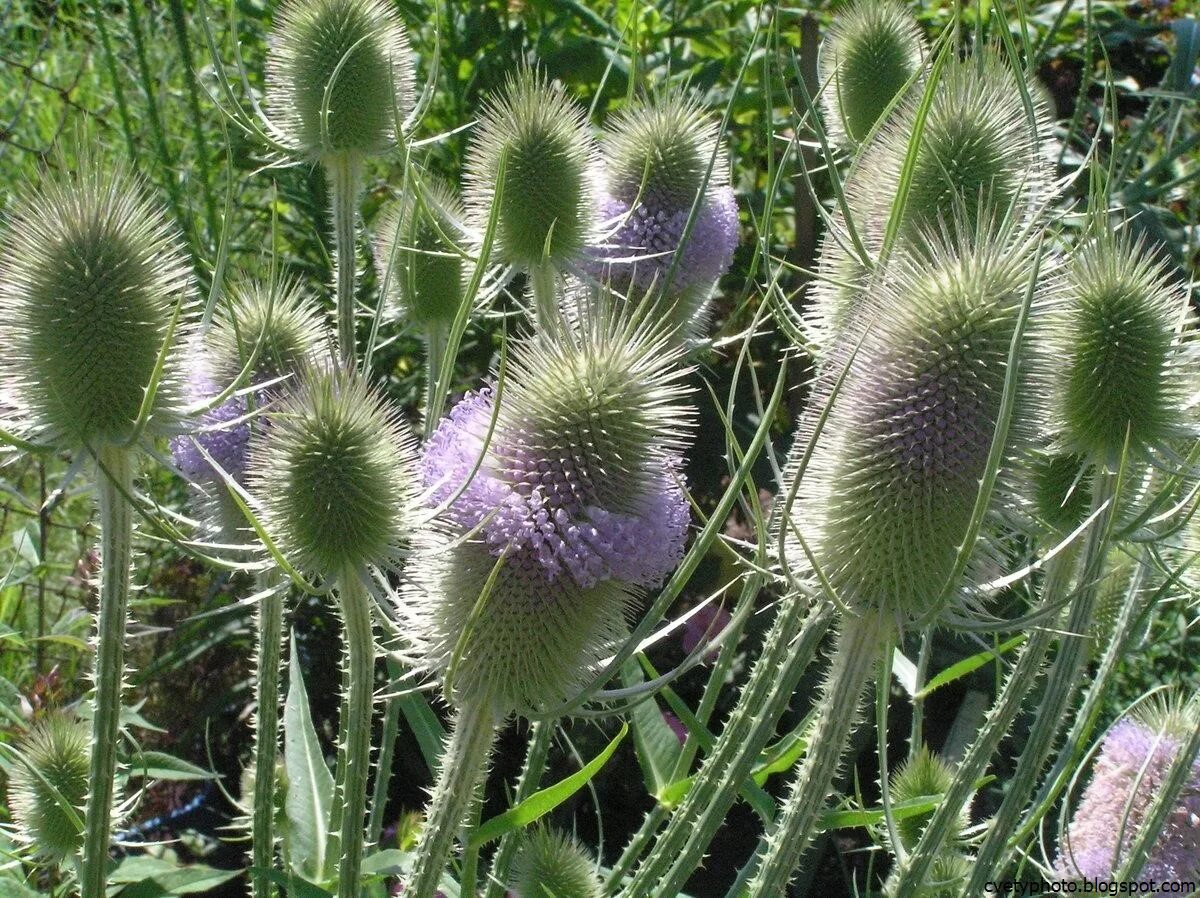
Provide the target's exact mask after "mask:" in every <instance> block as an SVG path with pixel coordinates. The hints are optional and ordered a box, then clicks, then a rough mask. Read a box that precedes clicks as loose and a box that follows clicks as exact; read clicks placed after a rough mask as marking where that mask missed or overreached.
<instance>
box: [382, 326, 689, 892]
mask: <svg viewBox="0 0 1200 898" xmlns="http://www.w3.org/2000/svg"><path fill="white" fill-rule="evenodd" d="M677 360H678V352H677V351H672V350H671V349H670V348H669V347H668V345H667V343H666V342H665V339H664V338H663V337H661V336H656V335H654V334H653V333H650V332H648V331H647V330H646V328H645V327H644V326H641V327H639V326H636V325H634V324H633V323H631V322H629V321H628V319H624V318H622V317H618V316H603V315H596V316H585V317H584V318H582V319H580V321H579V322H578V325H577V327H576V328H574V329H570V330H566V329H561V328H560V329H556V330H553V331H546V330H542V331H538V332H536V333H535V334H534V335H531V336H528V337H526V338H524V339H523V340H521V341H520V343H519V345H518V347H517V348H516V349H515V350H514V352H513V359H512V362H511V363H510V365H509V366H508V369H507V370H506V373H505V376H503V377H500V376H499V375H497V380H496V381H495V384H494V385H493V386H492V387H490V388H486V389H484V390H482V391H480V392H476V393H473V394H469V395H468V396H467V397H465V398H464V399H463V400H462V401H461V402H459V403H458V404H457V405H456V406H455V407H454V408H453V409H452V410H451V412H450V414H449V416H448V417H447V418H446V420H444V421H443V422H442V424H441V425H440V426H439V427H438V429H437V430H436V431H435V432H434V434H433V436H432V437H431V438H430V439H429V440H428V441H427V443H426V445H425V447H424V452H423V459H422V476H423V479H424V482H425V485H426V489H427V491H428V494H429V496H430V502H431V503H432V504H434V506H435V507H436V508H437V509H439V510H440V511H441V512H442V519H443V522H444V526H443V527H442V528H441V529H440V530H438V531H431V532H430V533H429V535H428V541H427V542H426V543H425V544H424V545H421V546H419V547H418V549H417V551H416V552H415V553H414V556H413V564H412V565H411V566H410V577H411V579H412V581H413V583H412V589H411V591H409V592H407V593H402V594H401V596H400V603H401V604H400V607H399V613H400V615H401V621H402V626H403V630H404V631H405V632H406V633H407V634H410V638H411V640H412V643H413V647H412V650H411V654H412V659H411V661H412V663H413V664H414V665H415V666H417V667H418V669H421V670H424V671H426V672H427V673H428V674H429V675H430V676H433V677H437V678H438V679H440V680H441V682H442V692H443V695H444V696H445V698H446V700H447V701H448V702H449V703H450V704H451V705H452V706H453V707H454V709H455V718H454V729H453V732H452V734H451V735H450V737H449V741H448V742H447V745H446V748H445V750H444V753H443V756H442V761H441V769H440V771H439V774H438V778H437V782H436V785H435V786H434V789H433V793H432V798H431V800H430V804H429V810H428V813H427V815H426V822H425V827H424V829H423V830H422V833H421V837H420V841H419V843H418V846H417V850H416V860H415V862H414V869H413V875H412V878H411V880H410V881H409V882H408V884H407V885H406V888H407V889H409V890H411V891H412V893H413V894H414V895H416V896H422V898H430V896H431V895H432V894H433V892H434V890H435V888H436V887H437V884H438V882H439V881H440V878H441V876H442V873H443V869H444V867H445V864H446V860H447V857H448V855H449V854H450V851H451V848H452V843H453V840H454V837H455V835H456V834H457V832H458V830H459V828H460V827H461V826H462V824H463V821H464V819H465V817H466V812H467V807H468V804H469V803H470V801H471V800H472V796H473V795H474V793H475V790H476V788H477V786H478V785H479V783H480V781H481V779H482V777H483V774H484V771H485V769H486V765H487V759H488V756H489V754H490V751H491V746H492V742H493V740H494V737H495V736H494V734H495V730H496V728H497V726H498V725H499V724H500V723H502V722H503V721H504V720H505V719H506V718H508V717H510V716H511V715H514V714H517V715H522V716H528V717H531V718H535V719H537V718H546V717H551V718H552V717H553V716H554V714H555V713H556V712H557V709H559V708H560V707H561V706H564V705H565V704H567V703H569V702H570V701H571V700H572V699H573V698H575V696H576V695H577V694H578V693H580V692H581V691H582V690H584V688H585V687H586V686H588V685H589V681H590V680H591V679H592V677H593V676H594V675H595V674H596V672H597V671H598V670H599V669H600V668H601V667H602V666H603V665H604V662H605V659H606V658H607V657H608V656H610V655H612V654H614V653H615V652H616V651H617V649H618V648H619V646H620V645H621V644H622V643H623V641H624V640H626V638H627V637H628V630H627V620H628V618H629V616H630V614H631V612H632V609H633V607H634V605H635V603H636V601H637V599H638V597H639V595H640V591H641V590H642V589H643V588H645V587H648V586H652V585H655V584H657V583H659V582H661V580H662V579H663V578H664V577H665V576H666V575H667V574H669V573H670V572H671V571H672V570H673V569H674V568H675V566H676V565H677V564H678V563H679V561H680V559H681V558H682V557H683V554H684V553H683V549H684V542H685V539H686V537H687V532H688V524H689V520H690V512H689V506H688V502H687V498H686V496H685V493H684V490H683V481H682V477H683V475H682V462H681V453H682V451H683V449H684V447H685V445H686V439H687V434H688V430H689V422H690V413H689V411H688V410H687V408H686V406H685V405H684V398H685V395H686V391H685V389H684V387H683V386H682V385H681V384H680V383H679V380H680V377H681V376H682V371H681V369H679V368H678V367H677V366H676V364H675V363H676V362H677ZM549 722H550V721H549V720H541V722H540V723H539V725H540V726H546V725H547V724H548V723H549ZM497 875H498V876H500V877H501V878H502V879H503V875H504V872H503V871H497ZM462 888H463V890H464V891H473V889H474V885H473V884H472V883H470V882H466V883H464V884H463V885H462Z"/></svg>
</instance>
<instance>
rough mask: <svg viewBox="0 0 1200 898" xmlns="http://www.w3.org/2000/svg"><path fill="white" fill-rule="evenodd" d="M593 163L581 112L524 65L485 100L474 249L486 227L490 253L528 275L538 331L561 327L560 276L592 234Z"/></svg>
mask: <svg viewBox="0 0 1200 898" xmlns="http://www.w3.org/2000/svg"><path fill="white" fill-rule="evenodd" d="M596 165H597V155H596V143H595V140H594V138H593V137H592V134H591V130H590V128H589V126H588V123H587V120H586V117H585V115H584V111H583V110H582V109H581V108H580V107H579V106H577V105H576V104H575V103H574V102H573V101H572V100H571V99H570V98H569V97H568V96H567V94H566V92H565V91H564V90H563V88H562V87H561V86H560V85H558V84H557V83H555V82H552V81H550V80H549V79H548V78H547V76H546V75H545V74H543V73H542V72H540V71H539V70H536V69H533V68H530V67H524V68H521V69H520V70H519V71H518V72H517V73H516V74H515V75H513V76H511V77H510V78H509V79H508V80H507V81H506V83H505V85H504V88H503V89H502V90H501V91H500V92H499V94H497V95H494V96H492V97H491V98H489V100H488V101H487V103H486V105H485V107H484V109H483V113H482V115H481V116H480V120H479V123H478V124H477V125H476V126H475V130H474V133H473V134H472V137H471V143H470V146H469V147H468V151H467V157H466V167H465V170H464V200H465V203H466V209H467V224H468V227H469V228H470V230H471V232H472V233H473V235H474V237H475V240H476V242H477V243H482V242H483V241H484V240H485V239H486V234H487V233H488V230H489V222H491V221H493V220H494V225H492V226H491V230H492V231H493V234H494V238H493V239H494V245H493V247H492V255H494V257H495V258H496V260H497V261H498V262H500V263H501V264H504V265H507V266H510V267H512V268H515V269H518V270H521V271H523V272H525V274H526V275H527V276H528V279H529V285H530V292H531V294H532V298H533V318H534V320H535V321H536V322H537V324H538V326H539V327H542V328H546V329H551V330H554V329H558V328H559V327H561V315H560V313H559V309H558V301H559V295H560V291H561V289H562V283H561V281H562V276H563V275H564V274H566V273H568V272H570V271H571V270H573V269H574V268H576V267H578V266H579V264H580V262H581V258H582V254H583V251H584V248H585V247H586V246H587V244H588V242H589V238H590V237H591V235H592V232H593V231H594V230H595V218H596V213H595V201H596V197H595V194H596V187H595V181H596V178H597V172H596Z"/></svg>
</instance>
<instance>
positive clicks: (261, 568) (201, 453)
mask: <svg viewBox="0 0 1200 898" xmlns="http://www.w3.org/2000/svg"><path fill="white" fill-rule="evenodd" d="M272 280H273V279H272ZM272 280H268V281H261V280H250V279H247V280H244V281H242V282H240V283H238V284H235V285H234V286H233V287H232V288H230V289H229V290H227V291H226V295H225V303H224V305H223V308H222V309H221V312H220V313H219V314H218V316H217V317H216V320H215V321H214V323H213V325H212V327H211V328H210V329H209V330H208V331H207V332H205V333H204V334H203V335H202V336H200V337H198V338H197V340H196V343H195V345H194V346H193V347H192V352H191V356H190V361H191V364H190V370H189V372H188V378H189V383H188V387H189V390H190V392H191V393H192V394H193V396H194V397H195V398H196V399H198V400H203V399H206V398H208V397H209V396H211V395H213V394H214V393H216V392H218V385H219V384H222V383H225V384H236V383H240V382H242V381H247V380H248V381H249V384H248V387H247V388H246V389H245V390H243V391H239V392H238V393H235V394H234V395H233V396H231V397H230V398H229V399H227V400H226V401H225V402H224V403H223V404H221V405H219V406H217V407H216V408H214V409H212V410H211V411H209V412H207V413H206V414H205V415H203V416H202V417H201V419H200V422H199V423H200V424H201V428H200V429H198V430H197V431H196V432H193V433H191V434H186V435H180V436H177V437H174V438H173V439H172V440H171V451H172V456H173V459H174V461H175V464H176V466H177V467H178V468H179V470H180V472H181V473H182V474H183V475H184V476H185V478H186V479H187V480H188V482H189V483H190V484H191V486H192V488H193V492H194V494H195V496H196V505H197V506H198V511H199V517H200V526H201V528H202V530H203V531H204V532H206V533H208V534H211V535H212V537H213V538H214V539H215V540H217V541H218V544H219V546H218V547H219V550H220V551H222V552H225V553H227V554H230V555H232V556H234V557H238V558H250V559H253V558H254V557H255V556H260V557H259V558H258V564H257V570H256V573H255V593H254V595H253V596H252V597H251V599H252V601H253V602H254V607H255V638H256V649H255V671H256V675H255V681H254V682H255V694H254V707H255V712H254V727H255V743H254V761H253V763H254V767H253V771H254V777H253V782H254V791H253V801H252V803H251V804H249V805H248V807H249V809H250V810H249V813H250V834H251V853H252V869H253V870H254V871H256V872H255V873H253V874H252V876H251V880H252V882H251V884H252V889H253V893H254V895H255V896H258V898H262V896H268V895H271V894H273V886H272V884H271V880H270V870H271V869H272V867H273V865H274V861H275V844H276V838H275V831H274V816H275V804H276V799H275V793H276V768H277V760H278V742H279V705H280V687H279V672H280V670H281V668H282V654H283V652H282V647H283V624H284V602H285V598H286V593H287V589H288V587H289V586H290V583H291V581H290V580H289V579H288V578H287V577H285V576H283V575H282V572H281V571H280V569H279V566H278V565H277V564H276V563H275V562H274V560H273V559H271V558H269V557H267V558H265V559H263V558H261V555H262V554H263V553H262V552H261V549H260V548H259V547H258V546H257V544H256V543H253V542H251V538H252V537H253V532H252V531H251V529H250V527H249V525H248V524H247V521H246V518H245V516H244V514H243V512H242V506H241V504H239V499H238V497H237V495H236V493H235V492H234V487H232V486H227V484H226V481H227V480H232V481H233V483H235V484H236V485H237V487H241V488H244V487H245V485H246V479H247V473H248V469H249V461H250V458H249V456H250V444H251V438H252V434H253V433H254V432H255V431H262V430H263V429H264V428H266V427H269V426H270V416H271V409H272V407H273V406H274V405H276V404H278V403H280V402H282V401H283V400H284V399H286V397H287V396H288V395H289V394H291V393H292V392H294V391H295V389H296V388H297V386H298V383H299V376H300V374H301V373H303V372H305V371H308V370H310V369H313V368H319V367H321V366H326V367H327V366H328V365H329V364H330V362H331V361H332V359H331V358H330V356H331V352H330V350H331V349H332V342H331V341H330V339H329V335H328V334H327V332H326V328H325V326H324V323H323V321H322V319H321V316H320V313H319V310H318V308H317V306H316V304H315V302H314V300H313V299H312V297H311V296H309V295H308V294H307V293H306V291H305V290H304V289H303V288H302V287H301V286H300V284H299V283H298V282H296V281H294V280H289V279H284V280H279V281H277V282H272Z"/></svg>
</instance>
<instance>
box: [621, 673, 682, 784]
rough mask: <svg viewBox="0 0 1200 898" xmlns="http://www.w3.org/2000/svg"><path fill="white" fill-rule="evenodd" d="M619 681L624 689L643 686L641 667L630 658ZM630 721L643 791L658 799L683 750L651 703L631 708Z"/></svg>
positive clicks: (644, 678) (659, 711)
mask: <svg viewBox="0 0 1200 898" xmlns="http://www.w3.org/2000/svg"><path fill="white" fill-rule="evenodd" d="M621 681H622V682H623V683H624V684H625V685H626V686H636V685H638V684H639V683H644V682H646V677H645V675H644V674H643V673H642V668H641V665H640V664H638V662H637V661H636V660H634V659H633V658H630V659H629V660H628V661H626V662H625V663H624V664H623V665H622V666H621ZM630 718H631V721H630V722H631V723H632V725H633V747H634V752H635V754H636V755H637V759H638V763H639V764H640V765H641V767H642V776H643V777H644V778H645V780H646V788H647V790H649V792H650V794H651V795H658V794H659V793H660V792H661V791H662V790H663V789H665V788H666V787H667V786H668V785H670V784H671V781H672V780H671V773H672V772H673V771H674V769H675V763H676V761H678V760H679V755H680V753H681V752H682V751H683V746H682V745H680V744H679V737H678V736H676V735H675V731H674V730H672V729H671V727H670V725H669V724H668V723H667V720H666V718H665V717H663V712H662V709H660V708H659V706H658V702H657V701H655V700H654V699H650V700H648V701H644V702H638V703H637V704H636V705H634V707H633V711H632V712H631V714H630Z"/></svg>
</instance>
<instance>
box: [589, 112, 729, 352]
mask: <svg viewBox="0 0 1200 898" xmlns="http://www.w3.org/2000/svg"><path fill="white" fill-rule="evenodd" d="M601 159H602V165H603V169H602V170H603V177H602V179H601V183H602V187H601V192H600V197H599V200H598V210H597V212H598V215H599V227H600V235H601V238H602V239H601V240H600V243H599V244H598V245H596V246H593V247H590V248H589V251H588V255H589V259H588V263H587V265H586V270H587V271H588V272H589V273H590V274H592V275H593V276H594V277H596V278H597V279H599V280H600V281H602V282H603V283H604V284H605V285H606V286H607V287H608V288H609V289H611V290H614V291H616V292H617V293H619V294H621V295H623V296H624V297H625V302H626V303H627V304H628V305H629V306H630V307H631V308H632V309H633V310H634V311H633V313H634V314H639V315H642V316H643V317H645V318H647V319H648V320H661V322H662V325H661V326H662V327H664V328H665V329H667V330H668V331H669V332H670V333H671V334H672V336H673V337H674V338H675V339H677V340H678V341H680V342H683V343H691V342H694V341H695V340H696V339H697V338H699V337H700V336H701V335H702V333H703V331H704V328H705V325H706V323H707V317H708V316H707V305H708V302H709V299H710V296H711V294H712V291H713V289H714V287H715V286H716V284H717V281H718V280H719V279H720V277H721V275H723V274H724V273H725V271H726V270H728V268H729V265H730V262H731V261H732V260H733V253H734V250H735V248H736V247H737V243H738V216H737V203H736V200H735V199H734V195H733V190H732V188H731V187H730V186H729V162H728V152H727V150H726V149H725V147H724V145H723V140H722V133H721V124H720V123H719V122H718V121H716V120H714V119H713V117H712V116H711V115H710V114H709V113H707V112H706V111H705V110H704V108H703V107H702V106H701V105H700V104H699V102H698V101H697V100H696V99H695V98H693V97H691V96H689V95H688V94H686V93H684V92H682V91H678V90H677V91H673V92H671V93H669V94H667V95H665V96H664V97H661V98H658V99H643V100H639V101H636V102H634V103H633V104H632V105H630V106H629V107H627V108H625V109H623V110H622V111H621V112H619V113H618V114H617V116H616V117H615V120H614V121H613V123H612V124H611V126H610V127H609V128H608V129H607V130H606V131H605V133H604V136H603V139H602V142H601ZM568 302H569V300H568Z"/></svg>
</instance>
